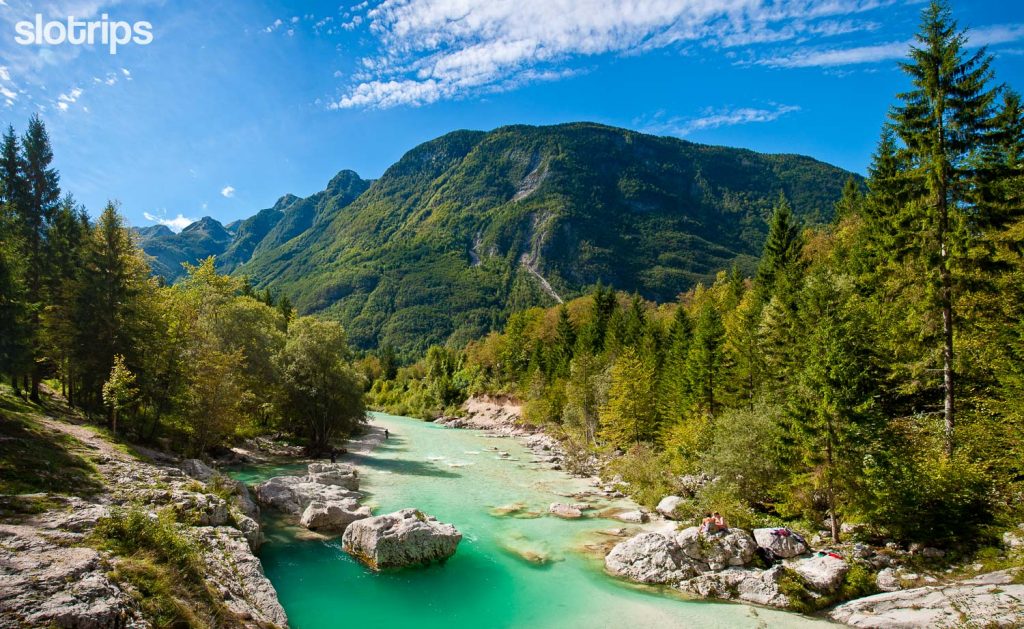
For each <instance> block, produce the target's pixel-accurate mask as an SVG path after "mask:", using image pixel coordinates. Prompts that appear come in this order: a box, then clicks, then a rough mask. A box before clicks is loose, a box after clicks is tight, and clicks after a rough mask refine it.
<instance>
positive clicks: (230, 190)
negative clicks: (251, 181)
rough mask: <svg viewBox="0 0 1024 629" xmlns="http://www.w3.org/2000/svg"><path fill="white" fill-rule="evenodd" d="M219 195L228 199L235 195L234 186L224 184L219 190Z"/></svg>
mask: <svg viewBox="0 0 1024 629" xmlns="http://www.w3.org/2000/svg"><path fill="white" fill-rule="evenodd" d="M220 196H222V197H226V198H228V199H230V198H231V197H233V196H235V188H234V186H224V187H223V188H222V189H221V191H220Z"/></svg>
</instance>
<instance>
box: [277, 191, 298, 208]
mask: <svg viewBox="0 0 1024 629" xmlns="http://www.w3.org/2000/svg"><path fill="white" fill-rule="evenodd" d="M301 200H302V199H300V198H299V197H297V196H295V195H294V194H291V193H290V192H289V193H288V194H286V195H284V196H282V197H281V198H280V199H278V200H277V203H275V204H274V207H273V208H272V209H274V210H277V211H278V212H284V211H285V210H287V209H288V208H289V207H291V206H293V205H295V202H296V201H301Z"/></svg>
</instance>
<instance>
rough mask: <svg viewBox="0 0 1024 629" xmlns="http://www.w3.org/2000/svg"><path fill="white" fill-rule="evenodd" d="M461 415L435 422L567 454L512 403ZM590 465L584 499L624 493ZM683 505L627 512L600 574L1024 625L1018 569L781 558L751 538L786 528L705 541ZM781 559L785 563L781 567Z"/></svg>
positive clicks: (873, 554) (483, 404) (815, 538)
mask: <svg viewBox="0 0 1024 629" xmlns="http://www.w3.org/2000/svg"><path fill="white" fill-rule="evenodd" d="M461 410H462V412H463V414H462V415H460V416H458V417H442V418H440V419H438V420H437V422H436V423H438V424H439V425H442V426H445V427H448V428H470V429H478V430H485V431H489V432H491V433H494V434H499V435H506V436H514V437H518V438H521V439H523V440H524V443H525V444H526V445H527V446H528V447H530V448H531V449H532V450H533V452H534V454H536V455H537V457H538V458H537V459H535V462H537V463H542V464H546V465H547V466H548V467H550V468H551V469H554V470H560V469H562V468H563V466H564V459H565V456H566V453H565V451H564V450H563V449H562V448H561V445H560V444H559V442H558V441H557V440H556V439H553V438H552V437H551V436H549V435H547V434H545V433H544V432H543V431H542V430H540V429H538V428H537V427H533V426H526V425H523V424H522V422H521V421H520V417H521V413H522V407H521V405H520V404H519V403H518V402H517V401H515V400H514V399H511V398H508V397H487V396H482V397H472V398H470V399H468V400H467V401H466V403H465V404H464V405H463V407H462V409H461ZM587 467H588V468H589V469H588V470H587V471H588V472H591V473H595V475H594V476H590V477H588V481H589V482H590V483H591V485H593V486H594V487H595V488H596V489H595V490H594V491H592V492H590V495H595V494H596V495H603V496H616V495H622V494H620V493H618V492H619V490H620V489H622V490H625V491H628V488H627V487H625V486H623V485H621V484H620V483H617V482H615V480H614V479H613V480H612V481H610V482H607V483H606V482H604V481H602V480H601V479H600V478H599V476H598V475H597V474H599V473H600V467H601V465H600V462H599V461H597V460H596V459H593V460H591V461H590V462H589V465H588V466H587ZM687 480H688V481H692V480H693V479H692V478H689V477H688V478H687ZM703 480H704V482H707V481H708V480H710V479H706V478H705V479H703ZM683 484H684V485H685V484H686V483H683ZM586 495H587V494H586V493H581V494H578V495H577V496H576V497H579V498H583V497H586ZM681 500H685V497H682V498H681V497H678V496H666V497H665V499H663V500H662V502H661V504H659V505H658V509H656V510H647V509H638V511H636V512H630V513H628V514H627V515H628V517H629V518H630V519H633V518H636V519H637V520H639V521H646V522H648V523H646V524H644V525H643V526H642V527H641V530H639V531H637V530H635V529H634V530H633V531H632V532H631V533H630V534H629V539H627V540H624V541H619V542H617V543H614V544H612V543H609V544H607V545H606V546H605V554H606V555H607V557H606V558H605V564H606V569H607V570H608V571H609V572H610V573H612V574H614V575H616V576H617V577H620V578H623V579H626V580H630V581H635V582H639V583H645V584H655V585H663V586H670V587H672V588H673V589H676V590H678V591H681V592H684V593H687V594H689V595H692V596H697V597H700V598H707V599H724V600H740V601H745V602H749V603H754V604H757V605H763V606H769V607H778V608H782V609H789V610H792V611H797V612H802V613H819V614H822V615H824V616H827V617H828V618H829V619H831V620H833V621H837V622H842V623H844V624H849V625H851V626H858V627H899V626H922V625H931V626H935V627H960V626H1021V625H1024V571H1022V570H1020V569H1018V568H1012V569H1004V570H995V571H993V568H992V567H990V566H991V564H989V565H986V564H982V563H977V562H974V561H971V562H968V563H961V564H951V563H948V562H946V561H944V560H943V558H944V555H945V553H944V552H943V551H941V550H939V549H935V548H927V547H920V546H917V547H912V548H909V549H903V548H900V547H898V546H897V545H895V544H887V545H884V546H872V545H870V544H868V543H865V542H863V541H847V542H844V543H842V544H836V543H832V542H831V541H830V540H829V539H828V536H827V535H826V534H825V533H824V532H818V533H814V534H809V535H808V536H807V537H808V538H809V539H810V543H807V544H806V545H801V548H800V549H799V551H794V552H792V553H785V554H783V555H781V556H780V555H779V554H778V550H777V549H775V544H776V540H774V539H770V540H769V541H766V542H764V544H766V546H765V547H763V548H762V547H761V546H762V544H761V541H760V540H761V538H760V537H758V536H759V535H767V533H766V531H774V530H785V531H789V529H788V528H786V524H785V523H783V522H781V521H780V522H778V523H777V525H776V526H775V527H774V528H771V527H769V528H768V529H762V530H761V531H762V532H761V533H758V532H757V531H753V533H754V535H751V532H749V531H740V530H738V529H734V531H735V532H734V533H733V534H731V535H730V536H729V538H728V540H726V541H724V542H723V541H722V539H719V538H718V537H711V538H707V539H704V536H702V535H700V534H699V533H698V532H697V529H696V528H695V527H693V528H687V525H686V523H684V522H678V521H676V519H675V517H674V511H675V509H676V506H677V505H678V504H679V502H680V501H681ZM565 506H566V505H563V507H565ZM570 510H571V508H570ZM637 514H639V517H637ZM577 517H578V512H577ZM1022 530H1024V525H1022ZM844 532H845V533H846V534H847V537H848V538H850V537H855V536H856V535H857V534H858V531H857V530H856V529H855V528H853V527H851V528H850V530H846V529H844ZM765 539H768V538H765ZM801 539H802V538H801ZM1004 546H1005V548H1004V553H1003V556H1002V559H1000V560H999V561H997V562H995V565H996V567H998V566H999V565H1000V564H1004V565H1005V564H1006V563H1021V561H1020V560H1021V554H1022V553H1024V533H1022V534H1017V535H1015V534H1008V535H1007V537H1006V538H1004ZM719 547H720V548H719ZM716 549H717V550H716ZM772 551H775V552H772ZM765 557H768V561H767V562H766V561H765ZM1014 557H1016V558H1017V559H1016V560H1014V559H1013V558H1014ZM782 558H786V561H785V562H779V561H778V560H779V559H782ZM773 563H774V565H772V564H773ZM986 569H987V570H986Z"/></svg>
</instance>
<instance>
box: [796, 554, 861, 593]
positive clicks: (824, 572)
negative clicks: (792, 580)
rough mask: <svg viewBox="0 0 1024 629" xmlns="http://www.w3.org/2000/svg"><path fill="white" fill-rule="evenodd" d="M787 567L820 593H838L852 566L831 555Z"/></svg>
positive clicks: (805, 559) (801, 561)
mask: <svg viewBox="0 0 1024 629" xmlns="http://www.w3.org/2000/svg"><path fill="white" fill-rule="evenodd" d="M786 566H787V567H788V568H790V569H792V570H793V571H794V572H796V573H797V574H799V575H800V576H801V577H803V579H804V581H806V582H807V584H808V585H810V586H811V587H813V588H814V589H815V590H818V591H819V592H834V591H836V590H837V589H838V588H839V586H840V585H842V584H843V579H845V578H846V573H847V572H849V571H850V564H848V563H846V562H845V561H843V560H842V559H836V558H835V557H832V556H830V555H822V556H821V557H807V558H804V559H798V560H795V561H791V562H787V564H786Z"/></svg>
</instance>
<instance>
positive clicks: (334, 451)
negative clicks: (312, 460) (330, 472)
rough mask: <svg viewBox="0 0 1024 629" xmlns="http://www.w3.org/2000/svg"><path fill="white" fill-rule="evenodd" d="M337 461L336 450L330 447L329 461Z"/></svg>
mask: <svg viewBox="0 0 1024 629" xmlns="http://www.w3.org/2000/svg"><path fill="white" fill-rule="evenodd" d="M337 462H338V451H337V450H335V449H334V448H331V463H337Z"/></svg>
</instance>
